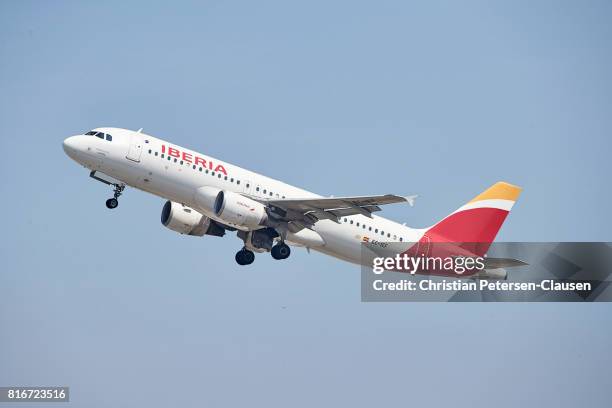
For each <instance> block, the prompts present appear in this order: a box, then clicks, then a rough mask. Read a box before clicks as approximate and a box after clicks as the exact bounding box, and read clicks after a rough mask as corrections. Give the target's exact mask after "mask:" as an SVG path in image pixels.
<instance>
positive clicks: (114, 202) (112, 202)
mask: <svg viewBox="0 0 612 408" xmlns="http://www.w3.org/2000/svg"><path fill="white" fill-rule="evenodd" d="M89 177H91V178H92V179H94V180H97V181H99V182H102V183H104V184H108V185H109V186H113V193H114V194H113V198H109V199H108V200H106V208H110V209H111V210H112V209H113V208H117V206H118V205H119V200H118V198H119V197H120V196H121V194H123V190H125V184H123V183H112V182H110V181H108V180H104V179H103V178H101V177H98V176H96V172H95V170H94V171H92V172H91V173H89Z"/></svg>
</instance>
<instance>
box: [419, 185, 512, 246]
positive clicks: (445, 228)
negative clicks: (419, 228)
mask: <svg viewBox="0 0 612 408" xmlns="http://www.w3.org/2000/svg"><path fill="white" fill-rule="evenodd" d="M521 190H522V189H521V188H520V187H517V186H514V185H512V184H509V183H505V182H503V181H500V182H498V183H495V184H493V185H492V186H491V187H489V188H488V189H487V190H485V191H484V192H483V193H481V194H479V195H477V196H476V197H475V198H474V199H472V200H471V201H470V202H468V203H467V204H465V205H464V206H462V207H460V208H459V209H458V210H457V211H455V212H453V213H452V214H450V215H449V216H447V217H446V218H444V219H443V220H442V221H440V222H438V223H437V224H436V225H434V226H433V227H431V228H429V229H428V230H427V232H426V233H425V235H426V236H427V237H428V238H429V239H430V240H431V241H433V242H457V243H459V242H461V243H474V244H477V245H475V246H472V249H476V248H477V250H476V251H475V252H477V253H479V255H483V254H484V253H485V252H486V251H487V250H488V249H489V245H490V244H491V242H493V240H494V239H495V236H496V235H497V232H498V231H499V229H500V228H501V226H502V224H503V223H504V220H505V219H506V216H507V215H508V213H509V212H510V210H511V209H512V206H513V205H514V203H515V202H516V200H517V199H518V197H519V195H520V193H521Z"/></svg>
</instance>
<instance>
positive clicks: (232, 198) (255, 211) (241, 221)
mask: <svg viewBox="0 0 612 408" xmlns="http://www.w3.org/2000/svg"><path fill="white" fill-rule="evenodd" d="M214 213H215V215H216V216H217V217H219V218H220V219H221V220H222V221H223V222H227V223H228V224H233V225H236V226H239V227H246V228H249V229H255V228H258V227H261V226H262V225H265V223H266V220H267V219H268V214H267V213H266V206H265V205H263V204H262V203H260V202H257V201H255V200H251V199H250V198H247V197H244V196H242V195H240V194H237V193H234V192H232V191H224V190H222V191H219V193H218V194H217V198H216V199H215V204H214Z"/></svg>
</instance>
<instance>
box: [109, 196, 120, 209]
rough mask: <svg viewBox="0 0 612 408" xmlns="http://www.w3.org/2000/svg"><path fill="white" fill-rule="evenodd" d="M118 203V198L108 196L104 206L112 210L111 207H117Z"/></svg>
mask: <svg viewBox="0 0 612 408" xmlns="http://www.w3.org/2000/svg"><path fill="white" fill-rule="evenodd" d="M118 205H119V200H117V199H116V198H109V199H108V200H106V208H110V209H111V210H112V209H113V208H117V206H118Z"/></svg>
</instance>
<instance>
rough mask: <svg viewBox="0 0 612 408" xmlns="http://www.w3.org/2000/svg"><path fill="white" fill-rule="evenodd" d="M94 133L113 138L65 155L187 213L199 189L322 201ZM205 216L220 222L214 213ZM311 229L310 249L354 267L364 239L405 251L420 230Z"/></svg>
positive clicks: (356, 222)
mask: <svg viewBox="0 0 612 408" xmlns="http://www.w3.org/2000/svg"><path fill="white" fill-rule="evenodd" d="M95 130H96V131H100V132H105V133H108V134H109V135H112V140H110V141H109V140H105V139H100V138H98V137H95V136H85V135H79V136H73V137H70V138H68V139H66V141H65V142H64V149H65V151H66V153H67V154H68V155H69V156H70V157H71V158H72V159H74V160H75V161H77V162H79V163H81V164H82V165H84V166H85V167H87V168H89V169H91V170H95V171H98V172H101V173H104V174H106V175H108V176H110V177H113V178H115V179H117V180H120V181H121V182H123V183H125V184H127V185H129V186H131V187H134V188H137V189H140V190H143V191H146V192H149V193H151V194H155V195H157V196H159V197H163V198H165V199H168V200H171V201H174V202H177V203H181V204H184V205H186V206H188V207H191V208H197V203H196V202H195V192H196V190H197V189H198V188H200V187H203V186H211V187H216V188H219V189H222V190H226V191H232V192H235V193H239V194H243V195H246V196H249V197H253V198H268V199H283V198H287V199H289V198H295V199H297V198H300V199H303V198H314V197H321V196H319V195H317V194H314V193H311V192H309V191H306V190H303V189H300V188H297V187H294V186H291V185H289V184H286V183H283V182H281V181H278V180H275V179H272V178H269V177H266V176H263V175H260V174H257V173H254V172H252V171H249V170H245V169H243V168H240V167H238V166H235V165H233V164H230V163H227V162H224V161H221V160H218V159H215V158H213V157H210V156H207V155H205V154H201V153H198V152H195V151H192V150H189V149H185V148H183V147H180V146H178V145H175V144H172V143H169V142H166V141H164V140H161V139H158V138H155V137H153V136H149V135H146V134H144V133H140V132H134V131H131V130H126V129H119V128H98V129H95ZM170 149H172V150H170ZM204 215H206V216H208V217H210V218H212V219H216V220H217V221H220V222H221V223H223V220H222V219H217V218H216V216H215V215H214V214H210V213H209V214H204ZM312 230H313V231H315V232H317V233H318V234H319V235H320V236H321V238H322V239H323V241H324V243H323V244H322V245H318V246H313V247H312V249H313V250H317V251H320V252H322V253H325V254H328V255H331V256H334V257H337V258H340V259H343V260H345V261H349V262H353V263H357V264H360V263H361V259H362V254H361V251H362V243H363V242H364V237H368V239H367V241H368V244H367V246H368V247H370V248H371V249H373V250H374V251H375V252H376V253H381V252H384V253H387V254H391V253H399V252H402V251H404V250H406V249H407V248H408V247H409V245H410V243H411V242H417V241H418V240H419V239H420V238H421V237H422V235H423V230H419V229H412V228H408V227H406V226H404V225H401V224H399V223H396V222H393V221H390V220H387V219H385V218H382V217H377V216H375V215H373V216H372V217H366V216H363V215H352V216H348V217H342V218H341V219H340V222H339V223H338V222H335V221H331V220H320V221H318V222H316V223H315V224H314V226H313V227H312ZM289 241H290V240H289ZM290 242H291V241H290ZM389 243H397V244H389Z"/></svg>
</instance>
